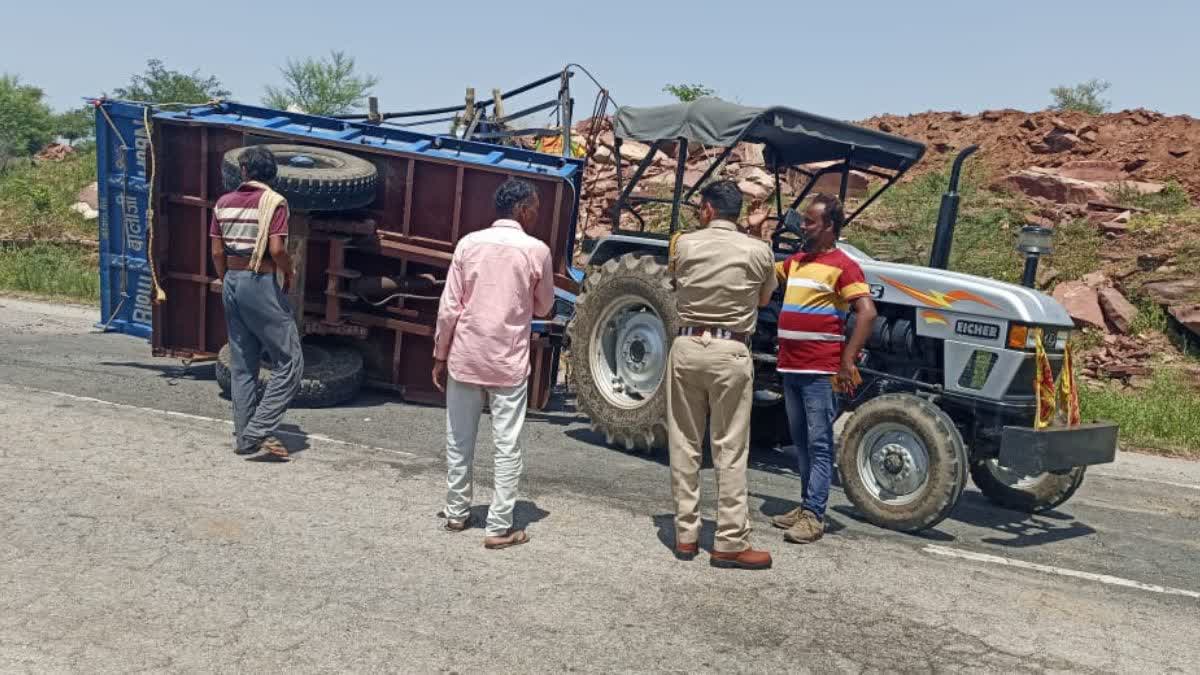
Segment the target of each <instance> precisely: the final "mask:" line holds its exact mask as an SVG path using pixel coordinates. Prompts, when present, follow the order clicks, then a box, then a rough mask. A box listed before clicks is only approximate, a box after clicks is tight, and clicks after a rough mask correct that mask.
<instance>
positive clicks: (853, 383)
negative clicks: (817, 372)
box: [834, 356, 862, 396]
mask: <svg viewBox="0 0 1200 675" xmlns="http://www.w3.org/2000/svg"><path fill="white" fill-rule="evenodd" d="M860 384H862V375H861V374H860V373H859V372H858V365H857V364H855V363H854V357H853V356H851V357H846V356H843V357H842V365H841V366H840V367H839V368H838V374H837V375H836V376H835V377H834V389H835V390H836V391H838V392H841V393H844V394H846V395H847V396H853V395H854V390H855V389H857V388H858V385H860Z"/></svg>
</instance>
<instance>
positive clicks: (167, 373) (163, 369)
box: [98, 361, 216, 382]
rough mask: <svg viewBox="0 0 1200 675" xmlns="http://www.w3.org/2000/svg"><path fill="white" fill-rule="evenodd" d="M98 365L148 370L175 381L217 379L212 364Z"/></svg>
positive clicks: (110, 362)
mask: <svg viewBox="0 0 1200 675" xmlns="http://www.w3.org/2000/svg"><path fill="white" fill-rule="evenodd" d="M98 365H101V366H111V367H114V368H133V369H135V370H148V371H151V372H155V373H158V374H159V375H160V376H162V377H164V378H166V379H168V380H171V381H174V380H196V381H199V382H211V381H213V380H215V379H216V374H215V369H216V367H215V366H214V365H213V363H212V362H205V363H194V364H191V365H186V366H185V365H182V364H179V363H161V364H159V363H143V362H139V361H101V362H100V363H99V364H98Z"/></svg>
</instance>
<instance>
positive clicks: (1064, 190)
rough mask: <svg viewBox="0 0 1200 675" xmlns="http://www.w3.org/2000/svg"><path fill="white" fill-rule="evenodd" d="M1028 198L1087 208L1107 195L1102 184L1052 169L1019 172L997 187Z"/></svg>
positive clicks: (1012, 174) (1002, 181) (1033, 169)
mask: <svg viewBox="0 0 1200 675" xmlns="http://www.w3.org/2000/svg"><path fill="white" fill-rule="evenodd" d="M999 185H1000V186H1002V187H1006V188H1009V189H1012V190H1015V191H1017V192H1020V193H1022V194H1025V195H1026V196H1029V197H1043V198H1045V199H1049V200H1050V201H1053V202H1057V203H1059V204H1080V205H1086V204H1087V203H1088V202H1090V201H1097V202H1102V201H1105V200H1107V199H1108V191H1107V190H1106V189H1105V186H1104V185H1103V184H1101V183H1094V182H1091V181H1085V180H1079V179H1076V178H1068V177H1067V176H1063V175H1061V174H1059V173H1058V172H1056V171H1054V170H1053V169H1043V168H1038V167H1035V168H1032V169H1022V170H1020V171H1016V172H1014V173H1011V174H1009V175H1008V176H1006V177H1005V178H1004V179H1003V180H1001V181H1000V183H999Z"/></svg>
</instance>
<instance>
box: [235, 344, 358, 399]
mask: <svg viewBox="0 0 1200 675" xmlns="http://www.w3.org/2000/svg"><path fill="white" fill-rule="evenodd" d="M303 349H304V374H303V375H302V376H301V379H300V391H299V392H297V394H296V397H295V398H293V399H292V403H291V407H294V408H329V407H333V406H336V405H340V404H342V403H345V402H346V401H349V400H350V399H352V398H354V397H355V396H356V395H357V394H358V391H359V390H360V389H361V388H362V385H363V382H364V381H365V379H366V368H365V366H364V365H363V357H362V354H360V353H359V351H358V350H357V349H354V348H352V347H347V346H344V345H338V344H312V343H304V345H303ZM230 358H231V356H230V350H229V345H228V344H226V345H225V346H223V347H221V351H219V352H217V362H216V365H215V366H214V375H215V376H216V380H217V384H218V385H220V387H221V392H222V393H223V394H225V395H226V396H229V395H230V393H231V383H230V373H229V363H230ZM270 379H271V371H270V370H269V369H268V368H267V367H265V365H264V367H262V368H260V369H259V371H258V389H259V393H260V394H261V393H262V390H263V388H264V387H266V385H267V381H268V380H270Z"/></svg>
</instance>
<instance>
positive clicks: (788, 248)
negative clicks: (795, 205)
mask: <svg viewBox="0 0 1200 675" xmlns="http://www.w3.org/2000/svg"><path fill="white" fill-rule="evenodd" d="M801 222H803V220H802V218H801V216H800V214H799V213H797V212H796V209H788V210H787V211H785V212H784V214H783V217H782V218H780V219H779V224H778V225H776V226H775V232H774V233H773V234H771V248H773V249H774V250H775V252H776V253H786V254H788V255H792V254H794V253H798V252H799V251H800V250H801V248H802V247H803V246H804V239H805V237H804V231H803V230H801V229H800V223H801Z"/></svg>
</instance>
